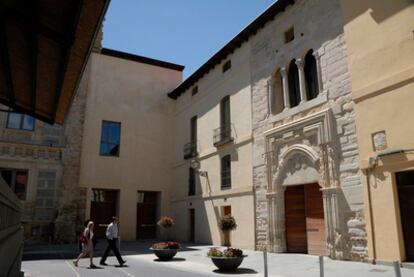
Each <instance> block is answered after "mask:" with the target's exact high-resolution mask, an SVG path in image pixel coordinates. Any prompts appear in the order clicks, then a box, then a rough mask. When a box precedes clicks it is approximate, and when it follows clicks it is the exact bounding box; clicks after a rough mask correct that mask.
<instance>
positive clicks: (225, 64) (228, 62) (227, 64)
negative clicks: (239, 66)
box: [223, 60, 231, 73]
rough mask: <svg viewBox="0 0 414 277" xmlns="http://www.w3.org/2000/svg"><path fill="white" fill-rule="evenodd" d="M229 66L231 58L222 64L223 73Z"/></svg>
mask: <svg viewBox="0 0 414 277" xmlns="http://www.w3.org/2000/svg"><path fill="white" fill-rule="evenodd" d="M230 68H231V60H228V61H227V62H225V63H224V64H223V73H224V72H226V71H228V70H229V69H230Z"/></svg>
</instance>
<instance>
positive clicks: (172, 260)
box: [153, 258, 186, 263]
mask: <svg viewBox="0 0 414 277" xmlns="http://www.w3.org/2000/svg"><path fill="white" fill-rule="evenodd" d="M153 261H154V262H159V263H171V262H185V261H186V259H184V258H172V259H171V260H169V261H163V260H160V259H154V260H153Z"/></svg>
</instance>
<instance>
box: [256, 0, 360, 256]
mask: <svg viewBox="0 0 414 277" xmlns="http://www.w3.org/2000/svg"><path fill="white" fill-rule="evenodd" d="M343 24H344V22H343V19H342V14H341V7H340V3H339V1H331V0H317V1H295V3H294V4H293V5H291V6H289V7H288V8H287V9H286V10H285V11H284V12H283V13H281V14H279V15H278V16H276V17H275V19H274V20H273V21H271V22H269V23H268V24H267V25H265V26H264V28H263V29H262V30H261V31H259V32H258V33H257V35H256V36H254V37H253V38H252V39H251V40H252V41H251V43H252V51H251V57H250V63H251V65H250V66H251V72H252V73H251V74H252V75H251V78H252V79H251V82H252V106H253V112H252V115H253V138H254V139H253V183H254V186H255V191H256V239H257V247H261V246H264V245H267V247H268V248H269V249H270V251H274V252H286V251H288V252H290V250H291V249H289V240H288V236H289V232H290V229H289V232H288V228H287V225H288V214H287V213H285V210H287V209H291V208H289V205H290V204H289V201H288V200H285V197H286V199H287V197H288V196H287V190H289V188H291V187H292V186H293V187H298V185H304V187H305V191H306V187H307V186H309V185H308V184H312V183H317V184H318V185H319V188H320V191H321V192H322V197H321V199H320V201H321V207H323V216H322V219H321V220H322V226H319V227H320V228H319V229H318V228H315V229H314V230H310V228H309V226H308V228H307V229H305V230H304V232H306V234H304V235H306V239H307V240H308V247H311V246H310V245H309V243H310V242H311V241H314V243H317V244H320V245H319V247H321V248H322V250H321V251H320V252H321V253H318V254H326V255H329V256H330V257H332V258H337V259H355V260H364V259H365V258H366V256H367V246H366V244H367V242H366V232H365V220H364V218H363V193H362V186H361V177H360V174H359V164H358V144H357V136H356V127H355V111H354V103H353V101H352V98H351V81H350V74H349V69H348V64H347V52H346V51H347V50H346V43H345V40H344V30H343ZM292 31H293V32H294V38H293V39H291V40H290V41H289V40H287V37H286V36H287V35H289V34H288V33H287V32H292ZM307 53H308V55H309V54H312V57H308V55H307ZM310 60H311V61H312V60H313V61H314V66H315V68H316V71H315V72H316V74H314V75H313V78H314V79H315V80H314V82H315V83H316V85H315V86H316V94H315V95H313V97H312V99H308V98H310V95H309V86H310V83H309V78H307V75H306V68H307V65H306V62H309V61H310ZM292 70H297V73H291V71H292ZM291 74H297V75H296V76H297V77H296V78H297V79H298V82H297V83H296V84H295V83H292V82H291V80H290V79H291V77H292V76H291ZM294 77H295V75H293V78H294ZM311 77H312V76H311ZM310 81H311V80H310ZM295 85H296V87H297V88H298V89H297V91H296V93H297V94H298V95H297V96H298V97H297V98H299V99H295V97H293V98H292V95H291V94H292V90H294V89H293V86H295ZM289 100H290V101H289ZM292 100H294V101H297V103H293V104H292ZM289 102H290V103H289ZM305 194H306V193H305ZM305 196H306V195H305ZM322 199H323V200H322ZM322 201H323V206H322ZM290 211H291V210H290ZM321 212H322V211H321ZM306 220H307V224H310V223H309V222H310V221H309V220H312V218H311V219H309V218H307V219H306ZM310 232H320V233H319V238H316V239H315V238H314V237H312V236H315V234H313V233H310ZM318 240H319V242H318ZM305 241H306V240H305ZM315 241H316V242H315ZM292 249H293V246H292ZM308 250H309V249H308Z"/></svg>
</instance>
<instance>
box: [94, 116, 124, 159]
mask: <svg viewBox="0 0 414 277" xmlns="http://www.w3.org/2000/svg"><path fill="white" fill-rule="evenodd" d="M120 140H121V123H119V122H111V121H102V134H101V146H100V149H99V154H100V155H101V156H114V157H119V146H120V142H121V141H120Z"/></svg>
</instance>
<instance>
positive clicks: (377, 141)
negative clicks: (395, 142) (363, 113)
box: [372, 131, 387, 151]
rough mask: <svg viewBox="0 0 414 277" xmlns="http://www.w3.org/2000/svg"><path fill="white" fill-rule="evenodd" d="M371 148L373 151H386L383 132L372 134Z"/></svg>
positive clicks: (385, 140)
mask: <svg viewBox="0 0 414 277" xmlns="http://www.w3.org/2000/svg"><path fill="white" fill-rule="evenodd" d="M372 146H373V148H374V151H382V150H385V149H387V136H386V134H385V131H380V132H376V133H373V134H372Z"/></svg>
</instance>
